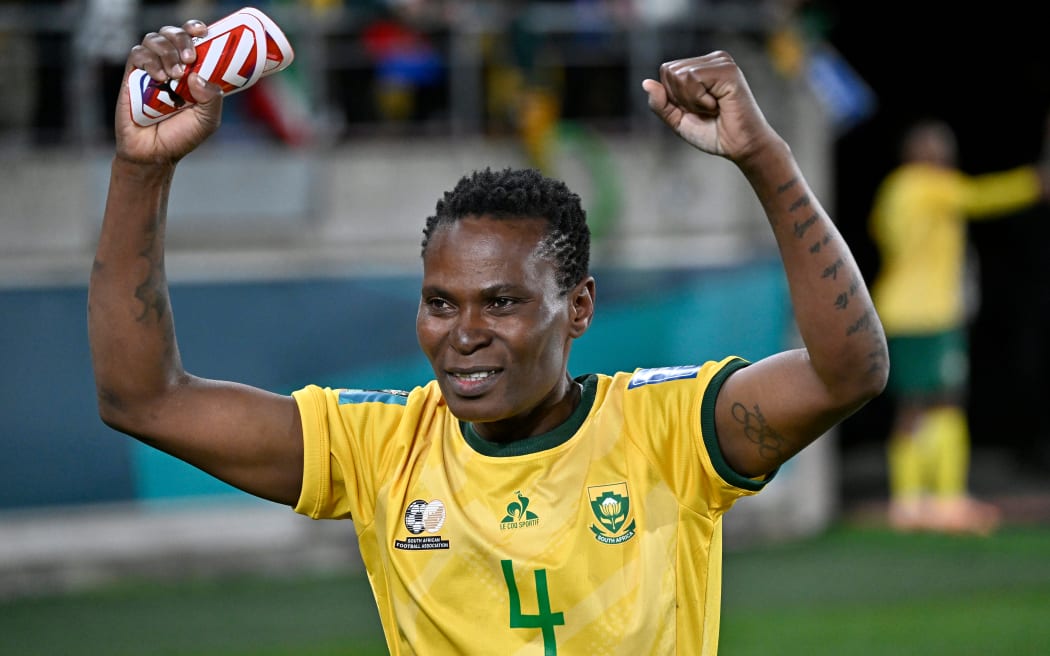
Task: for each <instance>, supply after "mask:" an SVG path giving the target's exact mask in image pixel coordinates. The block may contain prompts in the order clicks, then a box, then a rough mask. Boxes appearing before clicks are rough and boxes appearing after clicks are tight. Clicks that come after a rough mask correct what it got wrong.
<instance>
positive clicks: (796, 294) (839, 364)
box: [643, 52, 889, 476]
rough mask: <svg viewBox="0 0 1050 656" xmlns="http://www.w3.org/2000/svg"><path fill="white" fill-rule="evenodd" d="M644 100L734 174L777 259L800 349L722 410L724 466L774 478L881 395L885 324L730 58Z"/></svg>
mask: <svg viewBox="0 0 1050 656" xmlns="http://www.w3.org/2000/svg"><path fill="white" fill-rule="evenodd" d="M643 88H644V89H645V90H646V92H647V93H648V94H649V106H650V108H651V109H652V110H653V112H654V113H656V114H657V115H658V116H659V117H660V118H662V119H663V120H664V122H666V123H667V124H668V125H669V126H670V127H671V128H672V129H674V130H675V132H676V133H677V134H678V135H679V136H681V137H682V138H683V139H685V140H686V141H687V142H688V143H690V144H692V145H693V146H695V147H697V148H698V149H700V150H702V151H704V152H707V153H710V154H714V155H718V156H721V157H725V158H726V159H729V160H731V161H732V162H734V163H735V164H736V165H737V167H738V168H739V169H740V171H741V172H742V173H743V174H744V176H745V177H746V178H747V180H748V182H749V183H750V184H751V187H752V188H753V189H754V191H755V194H756V195H757V196H758V198H759V200H760V201H761V203H762V207H763V208H764V210H765V213H766V216H767V218H768V219H769V224H770V226H771V227H772V229H773V234H774V236H775V238H776V243H777V247H778V248H779V250H780V255H781V258H782V260H783V264H784V271H785V273H786V274H787V280H788V287H789V290H790V294H791V302H792V304H793V307H794V312H795V320H796V323H797V324H798V328H799V331H800V333H801V335H802V341H803V343H804V345H805V346H804V347H803V348H801V349H798V350H793V351H787V352H784V353H779V354H776V355H773V356H771V357H768V358H765V359H763V360H760V361H758V362H755V363H754V364H752V365H751V366H749V367H746V368H744V369H741V370H738V371H737V372H736V373H734V374H733V375H732V376H730V377H729V379H728V380H727V381H726V382H725V384H724V385H723V387H722V391H721V393H720V394H719V397H718V401H717V403H716V409H715V415H716V429H717V431H718V440H719V444H720V446H721V448H722V452H723V455H724V456H725V458H726V460H727V462H728V463H729V464H730V465H731V466H732V467H733V469H734V470H736V471H737V472H738V473H740V474H743V475H745V476H760V475H764V474H768V473H769V472H771V471H773V470H774V469H775V468H776V467H778V466H780V465H781V464H783V463H784V462H785V461H787V459H788V458H790V457H791V456H793V455H794V454H796V453H798V452H799V451H800V450H802V449H803V448H804V447H805V446H807V445H808V444H810V443H811V442H812V441H813V440H815V439H816V438H818V437H819V436H820V435H822V434H824V433H825V432H826V431H827V430H828V429H830V428H831V427H833V426H834V425H835V424H837V423H838V422H840V421H842V420H843V419H845V418H846V417H848V416H849V415H850V414H852V413H853V412H856V411H857V410H858V409H860V408H861V407H862V406H863V405H864V404H865V403H867V402H868V401H869V400H871V399H872V398H874V397H875V396H877V395H878V394H880V393H881V392H882V390H883V388H884V387H885V384H886V377H887V375H888V373H889V360H888V357H887V352H886V339H885V335H884V334H883V330H882V324H881V322H880V321H879V318H878V315H876V313H875V309H874V307H873V306H872V303H871V298H870V297H869V295H868V290H867V288H866V286H865V284H864V280H863V278H862V276H861V274H860V271H859V269H858V267H857V264H856V262H855V261H854V259H853V255H852V254H851V253H850V250H849V247H848V246H847V245H846V242H845V241H844V240H843V238H842V236H841V235H840V234H839V232H838V230H837V229H836V227H835V225H834V223H832V221H831V219H830V218H829V217H828V215H827V212H825V211H824V208H823V207H821V205H820V202H819V201H818V199H817V198H816V196H815V195H814V194H813V191H812V190H811V189H810V188H809V185H808V184H807V182H806V179H805V177H804V176H803V175H802V172H801V170H800V169H799V166H798V163H797V162H796V161H795V158H794V156H793V155H792V153H791V149H790V147H789V146H788V144H787V143H786V142H785V141H784V140H783V139H782V138H781V137H780V135H778V134H777V133H776V132H775V131H774V130H773V129H772V128H771V127H770V125H769V124H768V123H767V121H766V119H765V117H764V116H763V114H762V111H761V109H760V108H759V107H758V105H757V103H756V102H755V99H754V97H753V96H752V93H751V90H750V89H749V87H748V85H747V82H746V80H745V79H744V75H743V73H742V72H741V71H740V69H739V68H738V67H737V65H736V63H735V62H734V61H733V59H732V57H731V56H730V55H729V54H727V53H725V52H713V53H711V54H708V55H705V56H702V57H696V58H692V59H683V60H678V61H674V62H668V63H666V64H664V65H663V66H662V67H661V69H660V80H659V82H657V81H656V80H645V81H644V82H643Z"/></svg>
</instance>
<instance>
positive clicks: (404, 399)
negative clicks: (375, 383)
mask: <svg viewBox="0 0 1050 656" xmlns="http://www.w3.org/2000/svg"><path fill="white" fill-rule="evenodd" d="M353 403H385V404H388V405H407V404H408V392H402V391H400V390H362V389H342V390H339V405H348V404H353Z"/></svg>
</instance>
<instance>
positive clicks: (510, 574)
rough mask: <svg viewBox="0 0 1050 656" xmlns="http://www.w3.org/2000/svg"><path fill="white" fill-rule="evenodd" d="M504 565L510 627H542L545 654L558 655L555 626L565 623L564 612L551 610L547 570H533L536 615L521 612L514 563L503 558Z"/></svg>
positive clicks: (548, 655)
mask: <svg viewBox="0 0 1050 656" xmlns="http://www.w3.org/2000/svg"><path fill="white" fill-rule="evenodd" d="M500 565H502V566H503V578H504V579H505V580H506V581H507V591H508V592H509V593H510V628H512V629H541V630H542V631H543V654H544V656H556V655H557V653H558V643H557V642H556V641H555V639H554V627H555V626H558V625H564V624H565V614H564V613H552V612H551V598H550V595H549V594H547V570H545V569H537V570H534V571H533V574H534V575H535V577H536V606H537V611H538V612H537V613H536V614H535V615H524V614H522V612H521V597H520V596H519V595H518V583H517V581H515V580H514V565H513V563H511V561H509V560H501V561H500Z"/></svg>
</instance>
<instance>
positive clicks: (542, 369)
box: [416, 217, 594, 441]
mask: <svg viewBox="0 0 1050 656" xmlns="http://www.w3.org/2000/svg"><path fill="white" fill-rule="evenodd" d="M546 228H547V222H546V220H544V219H532V218H529V219H518V218H511V219H500V220H497V219H492V218H489V217H466V218H462V219H459V220H457V221H454V222H451V223H446V224H443V225H441V226H440V227H439V228H438V229H437V230H436V231H435V232H434V234H433V236H432V238H431V239H430V242H429V244H428V245H427V249H426V253H425V255H424V257H423V285H422V294H421V297H420V302H419V312H418V314H417V316H416V334H417V337H418V339H419V344H420V346H421V347H422V349H423V352H424V353H425V354H426V356H427V358H428V359H429V360H430V364H431V366H432V367H433V368H434V374H435V376H436V377H437V381H438V384H439V386H440V387H441V391H442V393H443V394H444V396H445V400H446V402H447V403H448V405H449V408H450V409H451V410H452V413H453V414H454V415H456V417H458V418H460V419H463V420H465V421H470V422H473V423H474V424H475V429H476V430H477V432H478V434H479V435H481V436H482V437H484V438H486V439H490V440H494V441H507V440H512V439H520V438H523V437H529V436H530V435H537V434H540V433H543V432H546V431H548V430H551V429H552V428H554V427H556V426H557V425H558V424H560V423H561V422H562V421H564V420H565V419H566V418H568V416H569V415H570V414H571V413H572V410H573V409H574V407H575V403H576V401H577V396H576V392H575V385H574V384H573V382H572V381H571V379H570V378H569V375H568V372H567V366H568V359H569V347H570V345H571V342H572V340H573V339H574V338H576V337H579V336H580V335H582V334H583V332H584V331H585V330H586V329H587V326H588V325H589V324H590V319H591V317H592V315H593V310H594V280H593V278H590V277H587V278H586V279H585V280H584V281H582V282H580V283H579V284H578V285H576V286H575V287H573V289H571V290H569V291H568V292H567V293H562V292H561V290H560V289H559V288H558V284H557V276H556V273H557V268H556V266H555V262H554V261H552V259H551V257H550V256H544V255H541V254H540V249H539V248H538V247H539V246H540V243H541V241H542V240H543V237H544V235H545V231H546Z"/></svg>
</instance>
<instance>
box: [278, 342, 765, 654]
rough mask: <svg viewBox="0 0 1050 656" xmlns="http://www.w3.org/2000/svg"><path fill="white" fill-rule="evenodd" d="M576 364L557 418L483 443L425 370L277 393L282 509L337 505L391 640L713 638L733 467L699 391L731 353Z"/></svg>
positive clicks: (754, 486) (617, 644)
mask: <svg viewBox="0 0 1050 656" xmlns="http://www.w3.org/2000/svg"><path fill="white" fill-rule="evenodd" d="M745 365H746V362H744V361H743V360H740V359H739V358H726V359H724V360H722V361H720V362H708V363H706V364H704V365H702V366H688V367H670V368H661V369H640V370H637V371H635V372H634V373H633V374H632V373H618V374H615V375H613V376H608V375H604V374H596V375H589V376H584V377H581V378H579V379H578V382H580V383H581V385H582V386H583V401H582V402H581V403H580V405H579V407H578V408H577V410H576V411H575V413H574V414H573V415H572V416H571V417H570V418H569V419H568V420H567V421H566V422H565V423H564V424H563V425H562V426H561V427H559V428H558V429H555V430H554V431H552V432H550V433H547V434H544V435H539V436H535V437H530V438H527V439H525V440H522V441H519V442H514V443H512V444H511V445H510V446H509V447H506V448H504V447H501V445H496V444H493V443H489V442H485V441H484V440H482V439H480V438H479V437H478V436H477V435H476V434H475V433H474V432H473V430H471V428H470V426H469V425H465V424H461V423H460V422H459V421H458V420H457V419H456V418H455V417H454V416H453V415H452V413H451V412H450V411H449V409H448V407H447V405H446V404H445V402H444V400H443V398H442V396H441V393H440V391H439V388H438V386H437V383H436V382H431V383H429V384H427V385H426V386H424V387H419V388H416V389H414V390H412V391H411V392H410V393H400V392H361V391H352V390H337V389H329V388H320V387H317V386H308V387H306V388H303V389H302V390H299V391H297V392H295V394H294V396H295V399H296V401H297V402H298V404H299V409H300V412H301V416H302V423H303V431H304V439H305V469H304V481H303V490H302V495H301V497H300V499H299V502H298V504H297V506H296V511H297V512H299V513H302V514H305V515H307V516H310V517H313V518H352V519H353V521H354V527H355V530H356V532H357V537H358V541H359V544H360V549H361V554H362V558H363V560H364V563H365V565H366V567H367V570H368V572H369V576H370V581H371V585H372V589H373V592H374V594H375V598H376V603H377V605H378V609H379V615H380V618H381V620H382V623H383V628H384V631H385V634H386V639H387V644H388V647H389V649H390V652H391V653H392V654H448V655H452V654H457V655H458V654H499V655H500V656H508V655H515V654H518V655H522V656H526V655H531V654H544V655H550V654H563V655H564V654H623V655H631V656H635V655H639V654H715V653H716V652H717V648H718V626H719V611H720V604H721V576H722V515H723V513H725V512H726V510H728V509H729V508H730V506H732V505H733V503H734V502H735V501H736V500H737V499H739V498H741V497H743V496H746V495H751V494H754V493H756V492H758V491H759V490H761V489H762V487H763V486H764V485H765V484H766V483H767V482H768V481H769V479H770V478H771V477H766V478H765V479H763V480H755V479H749V478H745V477H742V476H740V475H738V474H736V473H735V472H733V471H732V470H731V469H730V468H729V467H728V466H727V464H726V463H725V461H724V460H723V458H722V456H721V452H720V451H719V449H718V445H717V440H716V438H715V434H714V399H715V396H716V395H717V393H718V390H719V388H720V387H721V384H722V382H723V381H724V379H725V378H726V377H727V376H728V375H729V374H730V373H731V372H732V371H734V370H736V369H738V368H740V367H742V366H745Z"/></svg>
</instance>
